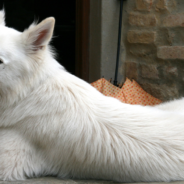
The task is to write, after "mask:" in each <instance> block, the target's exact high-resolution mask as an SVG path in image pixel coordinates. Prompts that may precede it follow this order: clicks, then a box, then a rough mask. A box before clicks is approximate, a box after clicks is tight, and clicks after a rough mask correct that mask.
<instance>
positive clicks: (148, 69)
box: [140, 64, 159, 79]
mask: <svg viewBox="0 0 184 184" xmlns="http://www.w3.org/2000/svg"><path fill="white" fill-rule="evenodd" d="M140 69H141V77H143V78H148V79H159V72H158V69H157V66H155V65H144V64H142V65H140Z"/></svg>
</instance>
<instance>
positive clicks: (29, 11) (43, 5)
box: [0, 0, 76, 74]
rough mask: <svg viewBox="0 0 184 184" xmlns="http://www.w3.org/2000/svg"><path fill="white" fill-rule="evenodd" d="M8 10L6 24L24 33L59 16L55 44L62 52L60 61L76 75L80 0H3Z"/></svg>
mask: <svg viewBox="0 0 184 184" xmlns="http://www.w3.org/2000/svg"><path fill="white" fill-rule="evenodd" d="M3 6H4V8H5V11H6V25H7V26H8V27H13V28H15V29H17V30H19V31H23V30H24V29H26V28H27V27H29V25H30V24H31V23H32V22H33V21H34V20H38V22H40V21H42V20H43V19H45V18H47V17H50V16H52V17H55V18H56V25H55V30H54V38H53V40H52V42H51V45H53V46H54V47H55V49H56V52H57V53H58V56H57V61H58V62H59V63H61V64H62V65H63V66H64V67H65V68H66V69H67V70H68V71H69V72H70V73H72V74H75V67H76V66H75V33H76V29H75V20H76V0H70V1H68V0H52V1H45V0H1V1H0V8H1V9H2V7H3Z"/></svg>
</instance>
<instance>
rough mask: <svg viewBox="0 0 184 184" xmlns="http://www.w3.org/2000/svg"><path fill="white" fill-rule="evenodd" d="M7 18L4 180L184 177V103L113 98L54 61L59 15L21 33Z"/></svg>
mask: <svg viewBox="0 0 184 184" xmlns="http://www.w3.org/2000/svg"><path fill="white" fill-rule="evenodd" d="M1 15H3V13H2V12H1V13H0V23H1V25H0V40H1V41H0V59H1V60H2V61H3V63H2V64H0V179H1V180H24V179H26V178H31V177H39V176H45V175H54V176H58V177H60V178H80V179H104V180H114V181H119V182H133V181H137V182H138V181H145V182H149V181H171V180H183V179H184V114H183V113H182V110H183V109H182V107H183V104H184V100H180V101H177V103H176V106H174V105H171V107H172V108H170V107H169V104H164V105H163V106H165V107H163V106H162V105H160V106H156V107H143V106H139V105H128V104H123V103H121V102H120V101H118V100H116V99H114V98H110V97H105V96H103V95H102V94H101V93H99V92H98V91H97V90H96V89H94V88H93V87H92V86H91V85H90V84H88V83H86V82H84V81H82V80H81V79H79V78H77V77H75V76H73V75H71V74H69V73H68V72H67V71H66V70H65V69H64V68H63V67H62V66H61V65H59V64H58V63H57V61H56V60H55V59H54V58H53V54H52V53H51V49H50V48H49V45H48V43H49V41H50V39H51V37H52V32H53V28H54V18H48V19H46V20H44V21H43V22H42V23H40V24H38V25H33V26H31V27H30V28H28V30H26V31H24V32H23V33H21V32H18V31H16V30H14V29H11V28H8V27H5V26H4V25H5V22H4V17H2V16H1ZM171 103H174V104H175V101H174V102H171ZM179 106H180V107H179ZM177 107H179V108H178V110H180V109H181V113H180V112H178V110H176V111H174V110H172V109H175V108H177Z"/></svg>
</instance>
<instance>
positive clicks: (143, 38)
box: [127, 31, 156, 44]
mask: <svg viewBox="0 0 184 184" xmlns="http://www.w3.org/2000/svg"><path fill="white" fill-rule="evenodd" d="M155 37H156V32H154V31H129V32H128V34H127V39H128V42H129V43H142V44H151V43H154V42H155Z"/></svg>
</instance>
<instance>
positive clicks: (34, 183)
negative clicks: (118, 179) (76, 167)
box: [0, 177, 184, 184]
mask: <svg viewBox="0 0 184 184" xmlns="http://www.w3.org/2000/svg"><path fill="white" fill-rule="evenodd" d="M112 183H115V182H111V181H95V180H61V179H58V178H51V177H45V178H36V179H28V180H25V181H0V184H112ZM117 184H121V183H117ZM123 184H126V183H123ZM128 184H131V183H128ZM136 184H148V183H136ZM151 184H166V183H162V182H154V183H151ZM168 184H184V181H177V182H169V183H168Z"/></svg>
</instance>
